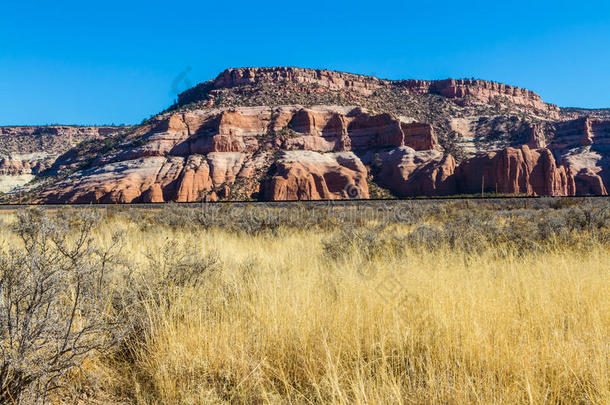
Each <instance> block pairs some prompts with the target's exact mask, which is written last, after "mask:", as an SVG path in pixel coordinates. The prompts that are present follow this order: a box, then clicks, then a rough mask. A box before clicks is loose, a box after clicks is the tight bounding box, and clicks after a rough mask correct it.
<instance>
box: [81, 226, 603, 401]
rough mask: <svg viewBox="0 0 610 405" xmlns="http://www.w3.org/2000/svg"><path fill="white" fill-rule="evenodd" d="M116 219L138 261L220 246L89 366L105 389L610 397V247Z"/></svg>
mask: <svg viewBox="0 0 610 405" xmlns="http://www.w3.org/2000/svg"><path fill="white" fill-rule="evenodd" d="M105 226H106V228H107V232H106V231H103V232H102V233H101V234H100V235H99V236H98V237H99V238H100V239H101V240H106V239H108V238H109V235H110V232H111V230H116V229H125V230H126V232H127V233H126V240H127V245H126V250H125V251H126V252H129V259H130V260H131V261H133V263H135V264H138V263H139V264H140V265H141V266H140V267H141V268H140V269H139V271H142V272H146V271H150V272H155V269H154V268H145V266H144V264H145V263H146V260H145V257H144V251H145V250H146V249H152V250H155V249H160V247H161V246H164V245H165V244H166V243H167V241H168V240H169V241H171V243H173V244H185V243H187V241H190V242H194V243H195V245H196V246H197V248H198V250H199V251H200V253H201V254H202V255H204V254H205V253H206V252H212V251H216V252H218V254H219V256H220V265H219V266H218V267H217V268H216V269H215V270H214V272H213V273H212V274H210V275H209V277H208V278H207V279H206V282H205V283H203V285H202V286H199V287H195V288H192V287H185V288H182V289H178V290H175V291H172V292H171V293H170V295H169V297H170V299H169V304H168V305H167V306H165V305H162V306H157V305H150V306H149V307H148V308H147V313H146V319H147V321H148V323H149V326H150V327H149V329H148V330H147V332H146V333H145V335H143V336H139V339H136V340H133V341H131V342H130V343H129V345H130V347H129V349H130V350H128V351H125V352H124V354H123V355H117V356H114V357H112V358H110V359H108V358H99V359H96V360H94V361H92V362H91V363H90V364H87V365H86V367H84V369H85V371H87V370H88V371H89V374H90V375H94V376H95V375H96V376H98V377H99V378H100V381H98V382H97V385H98V388H97V394H94V396H97V397H99V398H100V399H99V400H100V401H104V399H103V398H110V399H108V400H107V401H118V400H123V401H125V402H135V403H142V404H172V403H186V404H199V403H206V404H208V403H295V404H301V403H303V404H308V403H336V404H352V403H356V404H374V403H383V404H409V403H415V404H419V403H430V404H437V403H443V404H465V403H475V404H516V403H530V404H543V403H566V404H572V403H583V404H589V403H591V404H607V403H610V344H609V336H610V300H609V299H608V293H609V292H610V265H609V263H610V250H609V249H608V245H601V244H600V245H595V246H593V247H592V248H591V249H589V250H588V251H582V250H573V249H571V248H570V246H565V248H562V249H552V250H549V251H547V252H545V253H533V252H532V253H525V254H521V255H517V254H516V253H515V254H513V253H510V252H508V253H506V254H503V255H498V254H494V249H490V250H489V251H486V252H484V253H481V254H476V255H467V254H465V253H463V252H458V251H454V250H450V249H447V248H445V249H442V250H440V251H421V250H413V249H412V248H407V250H406V251H405V252H403V253H395V254H392V253H387V254H385V255H383V256H382V257H378V258H375V259H373V260H372V261H370V260H367V259H366V258H365V257H362V255H360V254H358V252H355V253H354V254H351V255H350V256H349V257H348V258H347V260H339V261H333V260H330V259H328V258H327V257H325V256H324V255H323V250H322V243H321V241H322V240H323V239H327V238H328V237H330V236H331V234H332V233H331V232H330V231H320V230H306V229H303V230H282V231H281V232H280V233H279V234H277V235H263V236H247V235H244V234H239V233H229V232H225V231H222V230H201V229H200V230H195V231H188V230H175V229H170V228H168V227H162V226H158V227H152V228H149V229H147V230H146V231H142V230H141V229H140V228H139V227H138V226H137V224H134V223H131V222H128V221H126V220H124V219H122V218H115V219H111V220H108V222H107V224H106V225H105ZM106 228H105V229H106ZM125 353H129V355H127V354H125ZM91 381H92V377H91V376H89V377H87V378H85V377H77V376H75V377H74V381H72V382H71V384H72V385H73V389H74V390H75V391H78V390H79V389H80V388H78V387H79V384H85V385H86V384H91ZM81 388H82V387H81ZM81 391H82V390H81Z"/></svg>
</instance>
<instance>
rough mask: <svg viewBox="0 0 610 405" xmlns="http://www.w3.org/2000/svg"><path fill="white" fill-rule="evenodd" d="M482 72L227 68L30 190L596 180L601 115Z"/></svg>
mask: <svg viewBox="0 0 610 405" xmlns="http://www.w3.org/2000/svg"><path fill="white" fill-rule="evenodd" d="M599 111H602V110H598V112H597V113H590V110H578V109H569V110H561V109H559V108H558V107H556V106H554V105H551V104H546V103H544V102H543V101H542V99H541V98H540V97H539V96H538V95H537V94H535V93H533V92H531V91H529V90H525V89H520V88H517V87H512V86H507V85H503V84H499V83H494V82H487V81H482V80H452V79H450V80H441V81H420V80H401V81H389V80H381V79H377V78H373V77H367V76H359V75H353V74H348V73H340V72H331V71H324V70H311V69H299V68H244V69H229V70H227V71H225V72H223V73H221V74H220V75H219V76H218V77H217V78H216V79H214V80H211V81H208V82H205V83H201V84H199V85H197V86H195V87H194V88H192V89H190V90H188V91H186V92H184V93H183V94H181V95H180V97H179V100H178V103H177V104H176V105H174V106H172V107H171V108H169V109H168V110H167V111H165V112H163V113H161V114H159V115H157V116H155V117H154V118H152V119H150V120H148V121H146V122H144V123H143V124H141V125H139V126H136V127H132V128H123V129H121V130H119V131H110V132H109V133H107V134H106V136H104V137H103V139H98V140H97V141H95V140H94V141H90V142H86V143H83V144H80V145H79V146H78V147H76V148H73V149H71V150H69V151H67V152H66V153H64V154H63V155H61V156H59V157H57V158H56V159H55V160H54V161H53V162H52V164H47V165H46V166H45V168H44V170H42V169H37V173H39V174H40V175H39V179H40V181H41V183H40V185H39V186H38V187H37V188H33V189H32V193H31V194H30V198H31V199H32V200H34V201H39V202H125V203H126V202H163V201H201V200H208V201H209V200H218V199H221V200H248V199H256V200H300V199H339V198H370V197H380V196H382V197H385V196H401V197H402V196H434V195H453V194H473V193H481V191H482V190H483V191H485V192H491V193H496V192H497V193H503V194H530V195H575V194H607V190H608V187H609V186H610V176H609V175H610V173H609V167H610V162H609V160H610V158H609V156H610V119H609V118H607V117H605V116H604V114H603V113H599Z"/></svg>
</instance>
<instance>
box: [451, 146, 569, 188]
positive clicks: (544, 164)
mask: <svg viewBox="0 0 610 405" xmlns="http://www.w3.org/2000/svg"><path fill="white" fill-rule="evenodd" d="M455 177H456V179H455V181H456V185H457V190H458V191H459V192H460V193H464V194H473V193H477V192H481V191H482V190H483V191H486V192H492V193H493V192H498V193H501V194H522V195H560V196H569V195H575V193H576V187H575V182H574V175H573V173H572V172H571V171H570V170H569V169H567V168H565V167H564V166H561V165H557V163H556V161H555V158H554V157H553V154H552V153H551V151H550V150H549V149H539V150H532V149H530V148H529V147H528V146H527V145H523V146H521V147H520V148H510V147H509V148H506V149H504V150H502V151H501V152H490V153H488V154H486V155H483V156H477V157H474V158H472V159H469V160H467V161H465V162H463V163H462V164H461V165H459V166H458V168H457V169H456V173H455Z"/></svg>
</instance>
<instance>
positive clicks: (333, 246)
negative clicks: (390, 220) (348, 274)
mask: <svg viewBox="0 0 610 405" xmlns="http://www.w3.org/2000/svg"><path fill="white" fill-rule="evenodd" d="M322 248H323V252H324V255H325V256H326V257H328V258H329V259H331V260H342V259H345V258H347V257H349V256H351V255H353V254H354V253H355V252H358V253H359V254H360V255H361V256H362V257H363V258H364V259H365V260H369V261H370V260H373V259H375V258H379V257H387V256H397V255H400V254H402V253H403V250H404V241H403V238H402V237H400V236H398V235H395V234H393V233H391V232H386V230H385V227H384V226H374V227H356V226H346V227H343V228H341V229H340V230H339V231H338V232H336V233H335V234H334V235H333V236H332V237H330V238H327V239H324V240H322Z"/></svg>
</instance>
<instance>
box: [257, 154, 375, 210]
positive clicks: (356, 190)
mask: <svg viewBox="0 0 610 405" xmlns="http://www.w3.org/2000/svg"><path fill="white" fill-rule="evenodd" d="M274 166H275V167H273V168H272V169H271V170H272V173H273V174H272V177H271V178H270V179H269V180H268V181H267V182H266V183H265V192H264V198H265V199H266V200H269V201H275V200H335V199H349V198H369V189H368V184H367V182H366V177H367V170H366V168H365V167H364V165H363V164H362V162H361V161H360V159H359V158H358V157H357V156H356V155H354V154H353V153H351V152H340V153H325V154H322V153H318V152H311V151H298V152H297V151H292V152H290V151H288V152H283V153H282V156H281V157H280V158H279V159H278V160H277V161H276V162H275V164H274Z"/></svg>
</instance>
